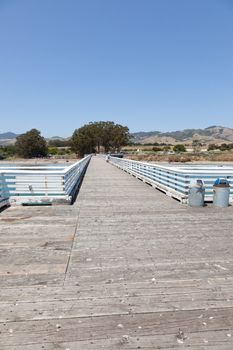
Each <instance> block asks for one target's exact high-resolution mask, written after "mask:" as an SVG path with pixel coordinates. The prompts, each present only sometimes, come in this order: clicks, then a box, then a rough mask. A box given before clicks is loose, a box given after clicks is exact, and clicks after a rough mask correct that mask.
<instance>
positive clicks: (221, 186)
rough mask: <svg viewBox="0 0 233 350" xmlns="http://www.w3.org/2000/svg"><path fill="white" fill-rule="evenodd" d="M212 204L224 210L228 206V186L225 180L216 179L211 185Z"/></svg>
mask: <svg viewBox="0 0 233 350" xmlns="http://www.w3.org/2000/svg"><path fill="white" fill-rule="evenodd" d="M213 192H214V198H213V204H214V206H215V207H220V208H226V207H228V206H229V197H230V184H229V181H228V180H227V179H221V178H218V179H217V180H216V181H215V182H214V185H213Z"/></svg>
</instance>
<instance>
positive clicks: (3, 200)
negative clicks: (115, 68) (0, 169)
mask: <svg viewBox="0 0 233 350" xmlns="http://www.w3.org/2000/svg"><path fill="white" fill-rule="evenodd" d="M4 182H5V181H4V176H3V174H2V173H0V208H2V207H4V206H6V205H8V204H9V195H8V193H7V191H5V184H4Z"/></svg>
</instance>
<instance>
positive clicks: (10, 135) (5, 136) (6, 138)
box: [0, 131, 19, 146]
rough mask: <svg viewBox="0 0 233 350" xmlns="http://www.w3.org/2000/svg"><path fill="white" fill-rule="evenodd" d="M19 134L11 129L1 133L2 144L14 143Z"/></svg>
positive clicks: (0, 143) (0, 144) (0, 141)
mask: <svg viewBox="0 0 233 350" xmlns="http://www.w3.org/2000/svg"><path fill="white" fill-rule="evenodd" d="M18 135H19V134H15V133H14V132H11V131H8V132H4V133H2V134H0V146H4V145H5V146H6V145H12V144H14V143H15V141H16V137H17V136H18Z"/></svg>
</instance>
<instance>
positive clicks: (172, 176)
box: [109, 157, 233, 203]
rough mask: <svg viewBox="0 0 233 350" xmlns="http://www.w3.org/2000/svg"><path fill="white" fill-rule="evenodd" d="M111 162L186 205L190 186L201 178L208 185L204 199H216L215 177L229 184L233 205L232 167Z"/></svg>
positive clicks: (120, 160) (111, 159)
mask: <svg viewBox="0 0 233 350" xmlns="http://www.w3.org/2000/svg"><path fill="white" fill-rule="evenodd" d="M109 161H110V163H111V164H113V165H115V166H117V167H118V168H120V169H122V170H124V171H126V172H128V173H130V174H132V175H134V176H135V177H137V178H139V179H141V180H142V181H144V182H146V183H148V184H150V185H152V186H153V187H155V188H158V189H159V190H161V191H163V192H165V193H166V194H167V195H168V196H170V197H174V198H176V199H178V200H180V201H181V202H183V203H186V202H187V199H188V192H189V188H190V183H191V181H192V180H196V179H201V180H202V181H203V182H204V185H205V189H206V191H205V200H206V201H212V200H213V183H214V181H215V180H216V178H218V177H221V178H226V179H228V181H229V182H230V185H231V189H230V202H231V203H233V166H232V165H231V166H217V165H176V166H174V165H170V164H168V165H159V164H152V163H146V162H139V161H134V160H129V159H124V158H123V159H120V158H115V157H110V159H109Z"/></svg>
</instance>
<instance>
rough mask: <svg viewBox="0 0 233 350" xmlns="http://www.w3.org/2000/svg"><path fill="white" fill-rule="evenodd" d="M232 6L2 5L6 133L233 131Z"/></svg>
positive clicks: (209, 1)
mask: <svg viewBox="0 0 233 350" xmlns="http://www.w3.org/2000/svg"><path fill="white" fill-rule="evenodd" d="M232 38H233V0H39V1H38V0H0V117H1V124H0V132H5V131H8V130H11V131H14V132H19V133H20V132H24V131H26V130H29V129H31V128H33V127H36V128H38V129H39V130H41V132H42V134H43V135H44V136H54V135H60V136H69V135H71V134H72V132H73V131H74V129H75V128H78V127H80V126H82V125H83V124H85V123H87V122H89V121H96V120H113V121H115V122H117V123H121V124H124V125H128V126H129V128H130V130H131V131H132V132H133V131H139V130H143V131H150V130H160V131H170V130H178V129H184V128H202V127H207V126H210V125H225V126H229V127H233V39H232Z"/></svg>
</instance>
